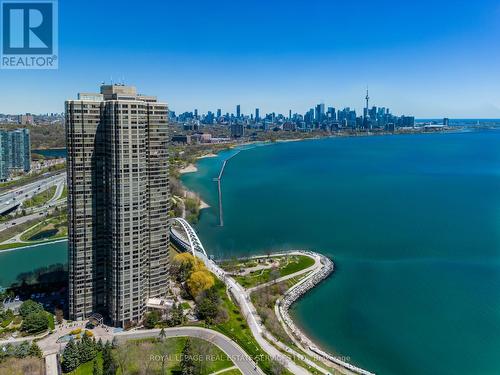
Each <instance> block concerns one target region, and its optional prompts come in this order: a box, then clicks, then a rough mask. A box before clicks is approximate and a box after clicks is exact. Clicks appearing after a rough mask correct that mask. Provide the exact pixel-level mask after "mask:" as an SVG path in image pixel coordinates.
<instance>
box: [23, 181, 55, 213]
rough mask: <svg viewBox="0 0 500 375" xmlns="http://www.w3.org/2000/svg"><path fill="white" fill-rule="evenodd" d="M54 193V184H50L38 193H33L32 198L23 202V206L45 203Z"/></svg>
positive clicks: (35, 205)
mask: <svg viewBox="0 0 500 375" xmlns="http://www.w3.org/2000/svg"><path fill="white" fill-rule="evenodd" d="M55 193H56V186H52V187H50V188H48V189H47V190H45V191H42V192H41V193H39V194H36V195H34V196H33V197H32V198H30V199H27V200H25V201H24V202H23V208H30V207H37V206H43V205H44V204H45V203H47V202H48V201H49V200H50V199H51V198H52V197H53V196H54V194H55Z"/></svg>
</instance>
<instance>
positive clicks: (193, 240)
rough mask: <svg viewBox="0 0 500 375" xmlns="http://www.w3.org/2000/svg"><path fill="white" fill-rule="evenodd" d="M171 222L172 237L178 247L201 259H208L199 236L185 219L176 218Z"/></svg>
mask: <svg viewBox="0 0 500 375" xmlns="http://www.w3.org/2000/svg"><path fill="white" fill-rule="evenodd" d="M169 222H170V223H171V224H172V225H171V227H170V236H171V238H172V239H173V240H174V241H175V242H176V243H177V244H178V245H180V246H182V247H183V248H184V249H185V250H186V251H190V252H191V253H192V254H193V255H194V256H198V257H199V256H200V255H202V256H204V257H206V258H208V255H207V252H206V251H205V248H204V247H203V244H202V243H201V241H200V239H199V238H198V235H197V234H196V232H195V231H194V229H193V227H191V225H189V223H188V222H187V221H186V220H185V219H183V218H181V217H176V218H173V219H170V220H169ZM177 227H180V228H182V231H179V230H178V229H177Z"/></svg>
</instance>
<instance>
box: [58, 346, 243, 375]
mask: <svg viewBox="0 0 500 375" xmlns="http://www.w3.org/2000/svg"><path fill="white" fill-rule="evenodd" d="M68 345H69V344H68ZM75 365H77V367H74V366H75ZM233 366H234V364H233V362H232V361H231V360H230V359H229V358H228V357H227V355H226V354H225V353H224V352H223V351H222V350H220V349H219V348H218V347H217V346H215V345H213V344H211V343H209V342H208V341H205V340H202V339H198V338H187V337H175V338H163V339H162V338H159V339H141V340H130V341H128V342H126V343H123V344H115V345H109V344H108V345H103V344H102V342H96V341H95V340H92V339H89V338H88V337H87V338H83V337H82V339H81V340H79V342H74V343H73V344H72V345H71V346H70V347H69V349H65V350H64V353H63V361H62V368H63V371H65V373H67V374H71V375H93V374H96V373H98V374H103V373H105V374H109V373H113V374H115V373H116V374H162V375H163V374H165V375H166V374H184V373H186V374H187V373H189V374H200V375H201V374H211V373H214V372H219V371H223V370H224V369H228V372H226V371H224V372H222V373H223V374H231V372H229V371H233V370H230V369H231V368H232V367H233ZM68 370H69V371H68ZM236 371H237V372H232V373H233V374H240V372H239V371H238V370H236Z"/></svg>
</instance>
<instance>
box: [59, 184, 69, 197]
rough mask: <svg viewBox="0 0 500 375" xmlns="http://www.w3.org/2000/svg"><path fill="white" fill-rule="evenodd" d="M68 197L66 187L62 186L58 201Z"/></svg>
mask: <svg viewBox="0 0 500 375" xmlns="http://www.w3.org/2000/svg"><path fill="white" fill-rule="evenodd" d="M67 197H68V185H66V184H65V185H64V189H63V191H62V194H61V197H60V198H59V199H63V198H67Z"/></svg>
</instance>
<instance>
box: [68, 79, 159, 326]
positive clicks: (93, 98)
mask: <svg viewBox="0 0 500 375" xmlns="http://www.w3.org/2000/svg"><path fill="white" fill-rule="evenodd" d="M167 113H168V110H167V105H166V104H164V103H159V102H157V100H156V98H155V97H151V96H143V95H138V94H137V92H136V89H135V88H134V87H129V86H123V85H103V86H101V93H100V94H94V93H81V94H79V95H78V100H68V101H66V142H67V149H68V160H67V170H68V240H69V262H68V268H69V312H70V317H71V319H75V320H77V319H84V318H86V317H89V315H91V314H92V313H94V312H97V313H101V314H103V315H105V316H107V317H108V318H109V319H110V320H111V321H112V322H113V324H114V325H117V326H124V325H127V324H129V323H133V322H138V321H139V320H140V319H142V317H143V315H144V312H145V309H146V303H147V300H148V299H149V298H158V297H162V296H164V295H165V293H166V286H167V271H168V267H169V260H168V259H169V257H168V246H169V228H168V210H169V188H168V155H167Z"/></svg>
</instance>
